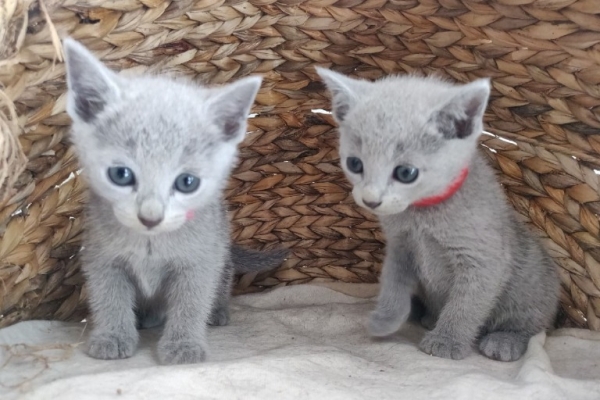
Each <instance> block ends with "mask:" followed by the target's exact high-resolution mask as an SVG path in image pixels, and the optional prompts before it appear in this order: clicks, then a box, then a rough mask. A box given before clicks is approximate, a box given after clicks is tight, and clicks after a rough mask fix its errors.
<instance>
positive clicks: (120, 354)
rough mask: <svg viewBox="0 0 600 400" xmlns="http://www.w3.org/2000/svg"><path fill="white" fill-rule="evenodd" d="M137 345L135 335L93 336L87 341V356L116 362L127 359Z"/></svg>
mask: <svg viewBox="0 0 600 400" xmlns="http://www.w3.org/2000/svg"><path fill="white" fill-rule="evenodd" d="M137 344H138V336H137V332H136V334H131V335H126V334H114V333H109V334H93V333H92V336H91V337H90V338H89V339H88V345H87V354H88V355H89V356H90V357H93V358H99V359H101V360H116V359H119V358H129V357H131V356H132V355H133V353H134V352H135V349H136V348H137Z"/></svg>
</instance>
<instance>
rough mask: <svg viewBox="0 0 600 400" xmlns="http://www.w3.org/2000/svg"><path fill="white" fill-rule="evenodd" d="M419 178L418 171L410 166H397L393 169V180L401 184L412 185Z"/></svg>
mask: <svg viewBox="0 0 600 400" xmlns="http://www.w3.org/2000/svg"><path fill="white" fill-rule="evenodd" d="M418 176H419V169H418V168H415V167H411V166H410V165H399V166H397V167H396V168H395V169H394V179H396V180H397V181H398V182H401V183H413V182H414V181H416V180H417V177H418Z"/></svg>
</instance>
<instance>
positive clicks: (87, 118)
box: [63, 38, 121, 123]
mask: <svg viewBox="0 0 600 400" xmlns="http://www.w3.org/2000/svg"><path fill="white" fill-rule="evenodd" d="M63 45H64V48H65V62H66V65H67V85H68V87H69V90H68V94H67V112H68V113H69V115H70V116H71V118H73V119H79V120H82V121H84V122H87V123H89V122H92V121H93V120H94V119H95V118H96V117H97V116H98V114H100V113H101V112H102V111H103V110H104V109H105V108H106V106H107V104H109V102H111V101H115V100H117V99H118V97H119V95H120V93H121V90H120V88H119V86H118V84H117V82H118V77H117V75H116V74H115V73H114V72H112V71H111V70H109V69H108V68H106V67H105V66H104V64H102V63H101V62H100V61H99V60H98V59H97V58H96V57H95V56H94V55H93V54H92V53H90V52H89V51H88V50H87V49H86V48H85V47H83V46H82V45H81V44H80V43H78V42H76V41H75V40H73V39H69V38H67V39H64V40H63Z"/></svg>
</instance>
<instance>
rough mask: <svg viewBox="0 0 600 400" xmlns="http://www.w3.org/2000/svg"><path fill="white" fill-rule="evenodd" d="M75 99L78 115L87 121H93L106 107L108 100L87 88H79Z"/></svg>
mask: <svg viewBox="0 0 600 400" xmlns="http://www.w3.org/2000/svg"><path fill="white" fill-rule="evenodd" d="M74 99H75V111H76V112H77V115H78V116H79V117H80V118H81V119H82V120H84V121H85V122H87V123H90V122H92V121H93V120H94V119H95V118H96V116H97V115H98V114H100V113H101V112H102V111H103V110H104V108H105V107H106V102H105V101H103V100H102V99H101V98H99V97H98V93H97V92H94V91H90V90H87V88H81V89H79V90H78V91H77V92H76V94H75V96H74Z"/></svg>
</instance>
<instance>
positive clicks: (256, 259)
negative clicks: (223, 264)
mask: <svg viewBox="0 0 600 400" xmlns="http://www.w3.org/2000/svg"><path fill="white" fill-rule="evenodd" d="M288 254H289V250H288V249H275V250H271V251H256V250H250V249H245V248H243V247H240V246H237V245H235V244H234V245H232V246H231V261H232V264H233V268H234V269H235V272H237V273H240V274H247V273H250V272H260V271H267V270H270V269H273V268H276V267H277V266H279V264H281V263H282V262H283V260H285V258H286V257H287V256H288Z"/></svg>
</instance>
